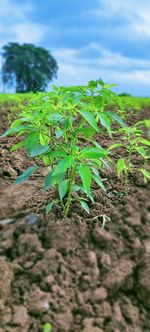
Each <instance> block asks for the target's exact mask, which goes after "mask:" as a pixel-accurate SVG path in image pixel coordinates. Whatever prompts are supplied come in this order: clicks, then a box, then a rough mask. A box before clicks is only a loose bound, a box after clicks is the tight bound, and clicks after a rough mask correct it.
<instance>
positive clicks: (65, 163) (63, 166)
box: [53, 156, 74, 176]
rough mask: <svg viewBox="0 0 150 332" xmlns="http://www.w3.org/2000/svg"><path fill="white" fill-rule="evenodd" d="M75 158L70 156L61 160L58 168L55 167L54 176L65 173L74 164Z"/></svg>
mask: <svg viewBox="0 0 150 332" xmlns="http://www.w3.org/2000/svg"><path fill="white" fill-rule="evenodd" d="M73 161H74V158H73V157H72V156H68V157H66V158H65V159H63V160H61V161H60V162H59V163H58V164H57V166H56V167H55V169H54V171H53V176H54V175H57V174H60V173H65V172H66V170H67V169H68V168H70V167H71V165H72V164H73Z"/></svg>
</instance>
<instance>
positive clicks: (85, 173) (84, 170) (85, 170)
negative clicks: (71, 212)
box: [79, 165, 91, 193]
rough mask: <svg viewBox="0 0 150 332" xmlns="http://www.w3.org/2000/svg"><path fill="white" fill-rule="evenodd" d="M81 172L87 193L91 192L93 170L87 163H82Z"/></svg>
mask: <svg viewBox="0 0 150 332" xmlns="http://www.w3.org/2000/svg"><path fill="white" fill-rule="evenodd" d="M79 174H80V177H81V179H82V183H83V186H84V189H85V191H86V193H89V191H90V186H91V170H90V168H89V167H88V166H86V165H80V167H79Z"/></svg>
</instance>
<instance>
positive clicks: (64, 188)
mask: <svg viewBox="0 0 150 332" xmlns="http://www.w3.org/2000/svg"><path fill="white" fill-rule="evenodd" d="M68 183H69V180H63V181H61V182H60V183H59V186H58V190H59V197H60V199H61V200H62V199H63V198H64V197H65V195H66V193H67V190H68Z"/></svg>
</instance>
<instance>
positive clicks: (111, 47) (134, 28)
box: [0, 0, 150, 96]
mask: <svg viewBox="0 0 150 332" xmlns="http://www.w3.org/2000/svg"><path fill="white" fill-rule="evenodd" d="M0 5H1V8H0V51H1V50H2V47H3V46H4V45H5V44H7V43H8V42H18V43H20V44H22V43H32V44H34V45H36V46H41V47H44V48H46V49H47V50H49V51H50V52H51V54H52V55H53V56H54V57H55V59H56V61H57V63H58V66H59V70H58V75H57V79H56V80H54V81H53V83H55V84H57V85H78V84H79V85H84V84H87V82H88V81H89V80H96V79H99V78H102V79H103V81H104V82H106V83H116V84H117V87H116V88H115V91H116V92H118V93H121V92H127V93H131V94H132V95H135V96H136V95H139V96H150V14H149V13H150V0H124V1H122V0H42V1H41V0H30V1H28V0H1V1H0Z"/></svg>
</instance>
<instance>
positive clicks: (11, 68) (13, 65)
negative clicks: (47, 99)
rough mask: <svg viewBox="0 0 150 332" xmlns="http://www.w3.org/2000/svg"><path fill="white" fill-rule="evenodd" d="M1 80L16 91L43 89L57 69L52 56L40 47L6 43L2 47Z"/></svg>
mask: <svg viewBox="0 0 150 332" xmlns="http://www.w3.org/2000/svg"><path fill="white" fill-rule="evenodd" d="M3 59H4V63H3V67H2V75H3V82H4V84H7V85H12V84H13V85H14V84H15V86H16V92H30V91H32V92H36V91H44V90H45V89H46V87H47V85H48V83H49V82H50V81H51V80H52V78H53V77H56V73H57V70H58V66H57V62H56V60H55V59H54V57H53V56H52V55H51V54H50V53H49V51H47V50H45V49H44V48H42V47H36V46H34V45H32V44H23V45H19V44H18V43H8V44H7V45H5V46H4V47H3Z"/></svg>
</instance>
